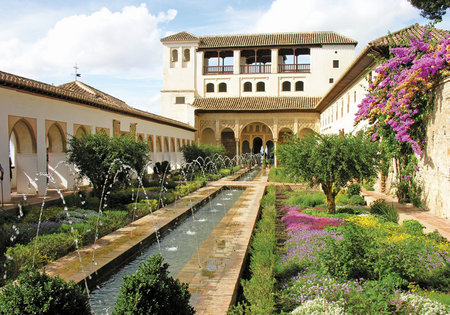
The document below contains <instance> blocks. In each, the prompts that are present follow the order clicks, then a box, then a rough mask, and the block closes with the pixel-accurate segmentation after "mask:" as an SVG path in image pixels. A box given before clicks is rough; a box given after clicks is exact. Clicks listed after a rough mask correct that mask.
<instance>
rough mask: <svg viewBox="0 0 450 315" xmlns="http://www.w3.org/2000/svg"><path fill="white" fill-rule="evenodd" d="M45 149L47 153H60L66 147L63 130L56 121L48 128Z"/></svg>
mask: <svg viewBox="0 0 450 315" xmlns="http://www.w3.org/2000/svg"><path fill="white" fill-rule="evenodd" d="M47 149H48V152H49V153H62V152H64V151H65V149H66V138H65V136H64V131H63V130H62V128H61V126H60V125H59V124H58V123H53V124H51V125H50V127H49V128H48V131H47Z"/></svg>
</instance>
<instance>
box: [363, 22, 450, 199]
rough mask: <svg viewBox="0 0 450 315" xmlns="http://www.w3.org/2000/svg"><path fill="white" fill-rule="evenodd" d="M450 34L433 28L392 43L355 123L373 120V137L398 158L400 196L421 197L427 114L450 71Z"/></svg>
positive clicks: (385, 151)
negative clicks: (418, 178) (436, 34)
mask: <svg viewBox="0 0 450 315" xmlns="http://www.w3.org/2000/svg"><path fill="white" fill-rule="evenodd" d="M449 62H450V36H449V35H447V36H446V37H445V38H443V39H442V40H440V41H432V40H431V33H430V30H426V31H424V33H423V34H422V36H418V37H415V36H411V37H410V39H409V42H408V43H405V45H402V46H400V47H393V48H391V49H390V55H389V58H387V59H384V60H382V61H381V64H380V65H379V67H377V68H376V69H375V73H376V74H377V76H376V78H375V80H374V82H373V83H371V84H370V85H369V89H368V94H367V95H366V97H365V98H364V99H363V100H362V102H361V104H360V105H359V106H358V107H359V109H358V112H357V113H356V118H355V124H358V123H359V122H361V121H363V120H368V122H369V125H370V132H371V134H372V140H374V141H375V140H381V145H382V151H383V154H384V156H385V157H384V161H385V163H389V161H391V160H392V159H394V161H395V164H394V166H395V168H396V174H397V176H398V177H397V196H398V198H399V199H400V201H412V202H414V203H420V198H418V197H417V194H420V189H419V188H418V185H417V183H415V182H414V175H415V173H416V171H417V170H418V166H417V157H416V155H418V156H421V155H422V154H423V147H424V145H425V144H426V142H425V135H426V128H425V119H426V118H427V116H428V115H429V113H430V112H431V111H432V109H433V88H434V87H435V86H436V85H437V84H438V83H439V82H440V81H441V79H442V78H443V77H445V76H448V75H449V74H450V71H449V70H450V68H449Z"/></svg>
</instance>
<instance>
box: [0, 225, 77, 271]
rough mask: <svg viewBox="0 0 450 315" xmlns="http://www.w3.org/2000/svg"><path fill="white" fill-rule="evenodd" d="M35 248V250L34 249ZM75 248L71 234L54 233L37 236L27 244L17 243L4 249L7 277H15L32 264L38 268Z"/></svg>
mask: <svg viewBox="0 0 450 315" xmlns="http://www.w3.org/2000/svg"><path fill="white" fill-rule="evenodd" d="M35 248H36V250H35ZM74 249H75V241H74V238H73V236H72V235H70V234H66V233H55V234H48V235H43V236H39V237H38V238H37V239H36V238H35V239H34V240H33V241H31V242H30V243H28V244H27V245H21V244H17V245H15V246H13V247H9V248H8V249H7V250H6V254H5V255H6V257H8V259H7V260H6V271H7V277H8V279H15V278H16V277H17V275H18V274H19V272H20V271H22V270H24V269H25V268H27V267H31V266H32V265H33V256H35V263H34V266H36V267H37V268H40V267H42V266H44V265H46V264H48V263H49V262H51V261H53V260H55V259H58V258H60V257H62V256H64V255H66V254H67V253H69V252H70V251H72V250H74Z"/></svg>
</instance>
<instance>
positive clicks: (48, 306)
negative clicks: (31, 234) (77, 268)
mask: <svg viewBox="0 0 450 315" xmlns="http://www.w3.org/2000/svg"><path fill="white" fill-rule="evenodd" d="M0 313H1V314H77V315H78V314H91V310H90V305H89V299H88V296H87V294H86V293H85V292H84V291H82V290H81V288H80V287H79V286H77V285H75V283H74V282H73V281H71V282H69V283H66V282H65V281H64V280H63V279H61V278H60V277H55V278H53V277H50V276H49V275H47V274H45V272H42V273H40V272H39V271H37V270H36V269H28V270H26V271H24V272H22V273H21V274H20V276H19V278H18V280H17V283H12V284H9V285H7V286H6V287H4V288H3V290H2V291H1V293H0Z"/></svg>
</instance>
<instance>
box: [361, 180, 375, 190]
mask: <svg viewBox="0 0 450 315" xmlns="http://www.w3.org/2000/svg"><path fill="white" fill-rule="evenodd" d="M374 185H375V179H374V178H372V179H370V180H367V181H364V182H363V185H362V186H363V187H364V189H365V190H368V191H374V190H375V188H374Z"/></svg>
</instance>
